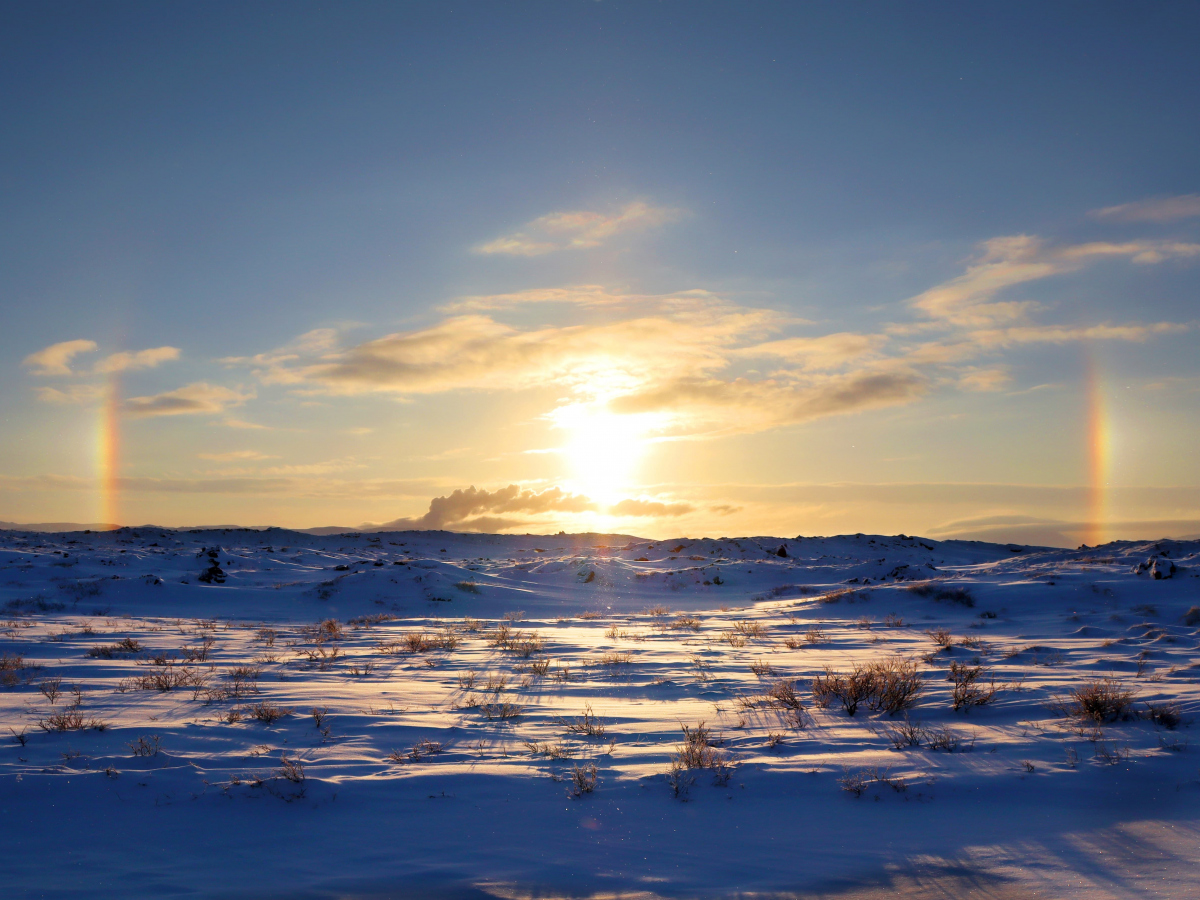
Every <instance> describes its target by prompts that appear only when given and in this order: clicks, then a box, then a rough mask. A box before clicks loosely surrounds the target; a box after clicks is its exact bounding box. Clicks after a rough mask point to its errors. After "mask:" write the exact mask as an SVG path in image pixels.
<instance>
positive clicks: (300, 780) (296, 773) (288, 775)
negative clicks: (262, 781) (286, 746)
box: [278, 753, 307, 785]
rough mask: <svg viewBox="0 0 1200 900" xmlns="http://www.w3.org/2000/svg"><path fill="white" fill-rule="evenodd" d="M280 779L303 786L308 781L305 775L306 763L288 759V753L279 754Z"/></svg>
mask: <svg viewBox="0 0 1200 900" xmlns="http://www.w3.org/2000/svg"><path fill="white" fill-rule="evenodd" d="M278 774H279V777H280V778H284V779H286V780H288V781H290V782H291V783H292V784H299V785H303V784H304V782H305V781H306V780H307V779H306V776H305V774H304V763H302V762H301V761H300V760H298V759H288V755H287V753H280V754H279V773H278Z"/></svg>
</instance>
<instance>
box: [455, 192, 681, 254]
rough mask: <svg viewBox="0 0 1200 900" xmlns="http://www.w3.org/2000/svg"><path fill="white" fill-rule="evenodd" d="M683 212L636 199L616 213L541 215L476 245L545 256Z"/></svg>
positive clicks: (480, 249) (597, 242)
mask: <svg viewBox="0 0 1200 900" xmlns="http://www.w3.org/2000/svg"><path fill="white" fill-rule="evenodd" d="M679 216H680V211H679V210H676V209H667V208H665V207H660V206H652V205H651V204H649V203H646V202H645V201H642V200H637V201H634V202H633V203H629V204H627V205H626V206H624V207H623V208H622V209H620V210H618V211H617V212H615V213H601V212H593V211H590V210H574V211H571V212H557V213H550V214H549V215H545V216H540V217H539V218H537V219H534V220H533V221H532V222H530V223H528V224H527V225H525V226H523V227H522V228H521V229H520V230H519V231H515V232H513V233H512V234H508V235H503V236H501V237H498V238H495V239H494V240H491V241H488V242H487V243H485V244H482V245H480V246H479V247H476V248H475V252H477V253H482V254H484V255H487V256H492V255H502V256H543V255H544V254H547V253H554V252H555V251H558V250H587V249H591V248H594V247H599V246H602V245H603V244H605V243H607V242H608V241H609V240H611V239H612V238H614V237H616V236H617V235H620V234H623V233H626V232H633V231H644V230H646V229H648V228H656V227H658V226H661V225H665V224H667V223H668V222H673V221H675V220H676V219H678V218H679Z"/></svg>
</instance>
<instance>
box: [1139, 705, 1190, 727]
mask: <svg viewBox="0 0 1200 900" xmlns="http://www.w3.org/2000/svg"><path fill="white" fill-rule="evenodd" d="M1145 716H1146V718H1147V719H1149V720H1150V721H1151V722H1153V723H1154V724H1155V725H1158V726H1160V727H1162V728H1166V729H1167V730H1168V731H1174V730H1175V729H1176V728H1178V727H1179V724H1180V723H1181V722H1182V721H1183V713H1182V712H1181V711H1180V709H1179V704H1177V703H1147V704H1146V712H1145Z"/></svg>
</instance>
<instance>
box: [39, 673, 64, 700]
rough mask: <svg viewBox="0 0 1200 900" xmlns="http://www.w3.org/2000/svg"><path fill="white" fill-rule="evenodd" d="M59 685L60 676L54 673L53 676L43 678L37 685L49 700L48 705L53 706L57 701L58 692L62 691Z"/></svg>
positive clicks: (60, 683)
mask: <svg viewBox="0 0 1200 900" xmlns="http://www.w3.org/2000/svg"><path fill="white" fill-rule="evenodd" d="M61 685H62V677H61V676H59V675H56V676H54V677H53V678H46V679H44V680H43V681H42V683H41V684H39V685H38V690H39V691H41V692H42V694H43V695H44V696H45V697H46V699H47V700H49V701H50V705H51V706H53V705H54V704H55V702H57V700H58V697H59V694H61V693H62V691H61V690H60V687H61Z"/></svg>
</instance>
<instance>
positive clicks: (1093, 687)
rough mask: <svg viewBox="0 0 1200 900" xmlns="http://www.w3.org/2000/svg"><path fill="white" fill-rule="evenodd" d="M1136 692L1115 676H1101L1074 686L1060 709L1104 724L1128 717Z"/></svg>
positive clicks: (1060, 705)
mask: <svg viewBox="0 0 1200 900" xmlns="http://www.w3.org/2000/svg"><path fill="white" fill-rule="evenodd" d="M1133 699H1134V692H1133V691H1131V690H1129V689H1127V688H1126V687H1125V686H1124V685H1123V684H1122V683H1121V682H1120V681H1118V680H1117V679H1115V678H1100V679H1097V680H1095V681H1089V682H1087V683H1085V684H1083V685H1081V686H1079V687H1077V688H1073V689H1072V690H1071V692H1070V694H1069V695H1068V698H1067V700H1066V701H1063V702H1061V703H1060V704H1059V709H1060V711H1061V712H1063V713H1064V714H1066V715H1069V716H1075V717H1077V718H1080V719H1085V720H1087V721H1090V722H1096V723H1098V724H1103V723H1105V722H1113V721H1116V720H1117V719H1124V718H1128V716H1129V710H1130V707H1131V706H1132V705H1133Z"/></svg>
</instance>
